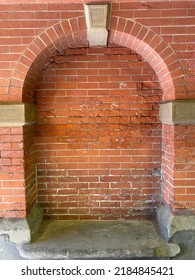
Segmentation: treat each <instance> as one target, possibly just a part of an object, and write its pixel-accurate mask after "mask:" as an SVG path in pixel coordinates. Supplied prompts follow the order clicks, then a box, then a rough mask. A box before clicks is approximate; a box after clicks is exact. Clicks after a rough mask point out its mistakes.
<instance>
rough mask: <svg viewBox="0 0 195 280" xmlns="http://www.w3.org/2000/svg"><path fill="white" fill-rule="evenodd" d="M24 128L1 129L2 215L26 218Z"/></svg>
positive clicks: (0, 180)
mask: <svg viewBox="0 0 195 280" xmlns="http://www.w3.org/2000/svg"><path fill="white" fill-rule="evenodd" d="M24 177H25V175H24V152H23V128H20V127H13V128H10V127H1V128H0V215H1V217H6V218H10V217H11V218H24V217H25V216H26V201H25V178H24Z"/></svg>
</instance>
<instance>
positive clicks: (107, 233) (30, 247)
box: [20, 221, 180, 259]
mask: <svg viewBox="0 0 195 280" xmlns="http://www.w3.org/2000/svg"><path fill="white" fill-rule="evenodd" d="M163 246H166V248H167V246H171V244H170V245H169V244H168V243H167V242H166V241H165V240H164V238H163V237H162V235H161V233H160V231H159V229H158V226H157V224H156V223H155V222H154V221H45V222H43V224H42V226H41V228H40V231H39V233H38V236H37V237H36V239H35V240H34V241H33V242H32V243H31V244H23V245H22V246H21V248H20V254H21V256H22V257H24V258H27V259H104V258H108V259H111V258H112V259H143V258H144V259H145V258H157V257H158V256H157V255H156V252H157V251H158V254H159V250H156V249H157V248H163ZM175 246H176V247H177V246H178V245H174V249H175ZM164 251H166V252H167V251H171V249H169V250H164ZM179 251H180V248H179V246H178V247H177V250H175V254H177V253H178V252H179ZM162 252H163V250H162ZM173 255H174V252H173V251H171V256H173ZM160 257H161V258H163V255H162V254H160ZM164 257H165V258H168V257H169V255H166V256H164Z"/></svg>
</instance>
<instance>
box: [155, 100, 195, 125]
mask: <svg viewBox="0 0 195 280" xmlns="http://www.w3.org/2000/svg"><path fill="white" fill-rule="evenodd" d="M160 121H161V122H162V123H164V124H181V125H190V124H195V100H175V101H171V102H166V103H162V104H160Z"/></svg>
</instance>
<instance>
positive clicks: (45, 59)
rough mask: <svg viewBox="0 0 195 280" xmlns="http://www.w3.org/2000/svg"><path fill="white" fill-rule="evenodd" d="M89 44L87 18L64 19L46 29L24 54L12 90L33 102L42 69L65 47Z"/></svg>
mask: <svg viewBox="0 0 195 280" xmlns="http://www.w3.org/2000/svg"><path fill="white" fill-rule="evenodd" d="M86 46H88V41H87V32H86V26H85V20H84V17H79V18H75V19H71V20H64V21H61V22H58V23H57V24H55V25H54V26H51V27H49V28H48V29H46V30H44V32H42V33H41V34H40V35H39V36H38V37H36V38H35V39H34V40H33V41H32V42H31V43H30V44H29V46H28V47H27V48H26V49H25V50H24V52H23V53H22V55H21V57H20V59H19V61H18V63H17V65H16V67H15V69H14V71H13V75H12V79H11V86H10V91H9V93H10V94H13V93H15V92H17V95H19V96H20V98H19V99H20V101H24V102H32V101H33V96H32V91H33V86H35V84H36V81H37V79H38V77H39V75H40V71H41V70H42V69H44V68H46V67H47V65H48V64H49V63H50V62H51V60H52V58H53V57H54V56H56V55H60V54H64V51H65V49H66V48H77V47H86ZM30 92H31V93H30ZM17 98H18V97H17ZM17 101H19V100H18V99H17Z"/></svg>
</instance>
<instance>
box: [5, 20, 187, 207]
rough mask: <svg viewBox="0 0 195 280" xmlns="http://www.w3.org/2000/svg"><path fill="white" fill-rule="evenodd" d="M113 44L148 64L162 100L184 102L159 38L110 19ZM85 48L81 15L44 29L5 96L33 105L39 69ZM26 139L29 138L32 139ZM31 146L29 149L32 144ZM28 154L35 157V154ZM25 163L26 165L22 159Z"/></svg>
mask: <svg viewBox="0 0 195 280" xmlns="http://www.w3.org/2000/svg"><path fill="white" fill-rule="evenodd" d="M113 43H114V44H117V45H120V46H125V47H127V48H129V49H131V50H133V51H135V52H136V53H137V54H140V55H141V56H142V57H143V58H144V59H145V60H146V61H147V62H148V63H149V64H150V66H151V67H152V68H153V70H154V71H155V73H156V75H157V77H158V78H159V81H160V84H161V88H162V91H163V100H165V101H168V100H174V99H187V92H186V88H185V80H184V74H183V70H182V67H181V66H180V63H179V62H178V60H177V56H176V55H175V53H174V52H173V50H172V49H171V48H170V47H169V46H168V45H167V44H166V43H165V42H164V41H163V39H162V38H161V37H160V36H159V35H157V34H155V33H154V32H153V31H151V30H150V29H148V28H146V27H144V26H143V25H141V24H139V23H137V22H135V21H132V20H128V19H123V18H119V17H112V18H111V24H110V31H109V39H108V45H109V44H113ZM87 47H89V45H88V40H87V29H86V24H85V18H84V16H83V17H77V18H73V19H70V20H64V21H60V22H59V23H57V24H56V25H54V26H52V27H50V28H48V29H47V30H45V31H44V32H43V33H42V34H41V35H39V36H38V37H36V38H35V39H34V40H33V42H32V43H31V44H30V45H29V46H28V47H27V48H26V50H25V51H24V52H23V54H22V55H21V57H20V59H19V61H18V63H17V66H16V68H15V70H14V72H13V76H12V79H11V86H10V92H9V94H10V95H13V96H14V95H15V96H16V101H20V102H26V103H33V101H34V99H33V90H34V87H35V85H36V82H37V79H38V77H39V75H40V72H41V70H42V69H44V67H47V65H48V64H49V63H52V61H53V59H54V57H55V56H56V55H58V54H61V55H63V54H64V50H66V49H67V48H87ZM12 100H14V98H12ZM30 129H31V128H30V126H29V127H28V131H27V134H28V135H33V127H32V129H31V130H30ZM29 131H30V132H29ZM29 137H30V138H31V139H33V136H32V137H31V136H29ZM26 139H27V140H25V141H24V142H26V143H28V136H26ZM25 146H26V147H27V148H26V149H27V150H30V149H31V148H29V146H28V144H25ZM31 146H32V147H33V143H32V145H31ZM32 155H33V156H35V151H33V152H32ZM30 156H31V154H30ZM30 156H29V158H30ZM25 164H26V165H28V161H27V160H26V159H25ZM31 167H32V166H31ZM33 169H34V170H33V171H32V174H36V171H35V166H34V167H33ZM26 177H27V176H26ZM33 180H34V182H33V183H31V182H30V183H26V186H25V188H26V189H27V190H28V192H29V193H33V196H34V198H33V199H28V197H30V195H29V194H28V193H27V192H26V198H27V199H26V201H27V204H29V206H28V205H27V208H31V205H32V204H31V201H36V183H35V181H36V180H35V179H33ZM26 181H27V179H26ZM31 189H32V190H31ZM28 200H29V202H28Z"/></svg>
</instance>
